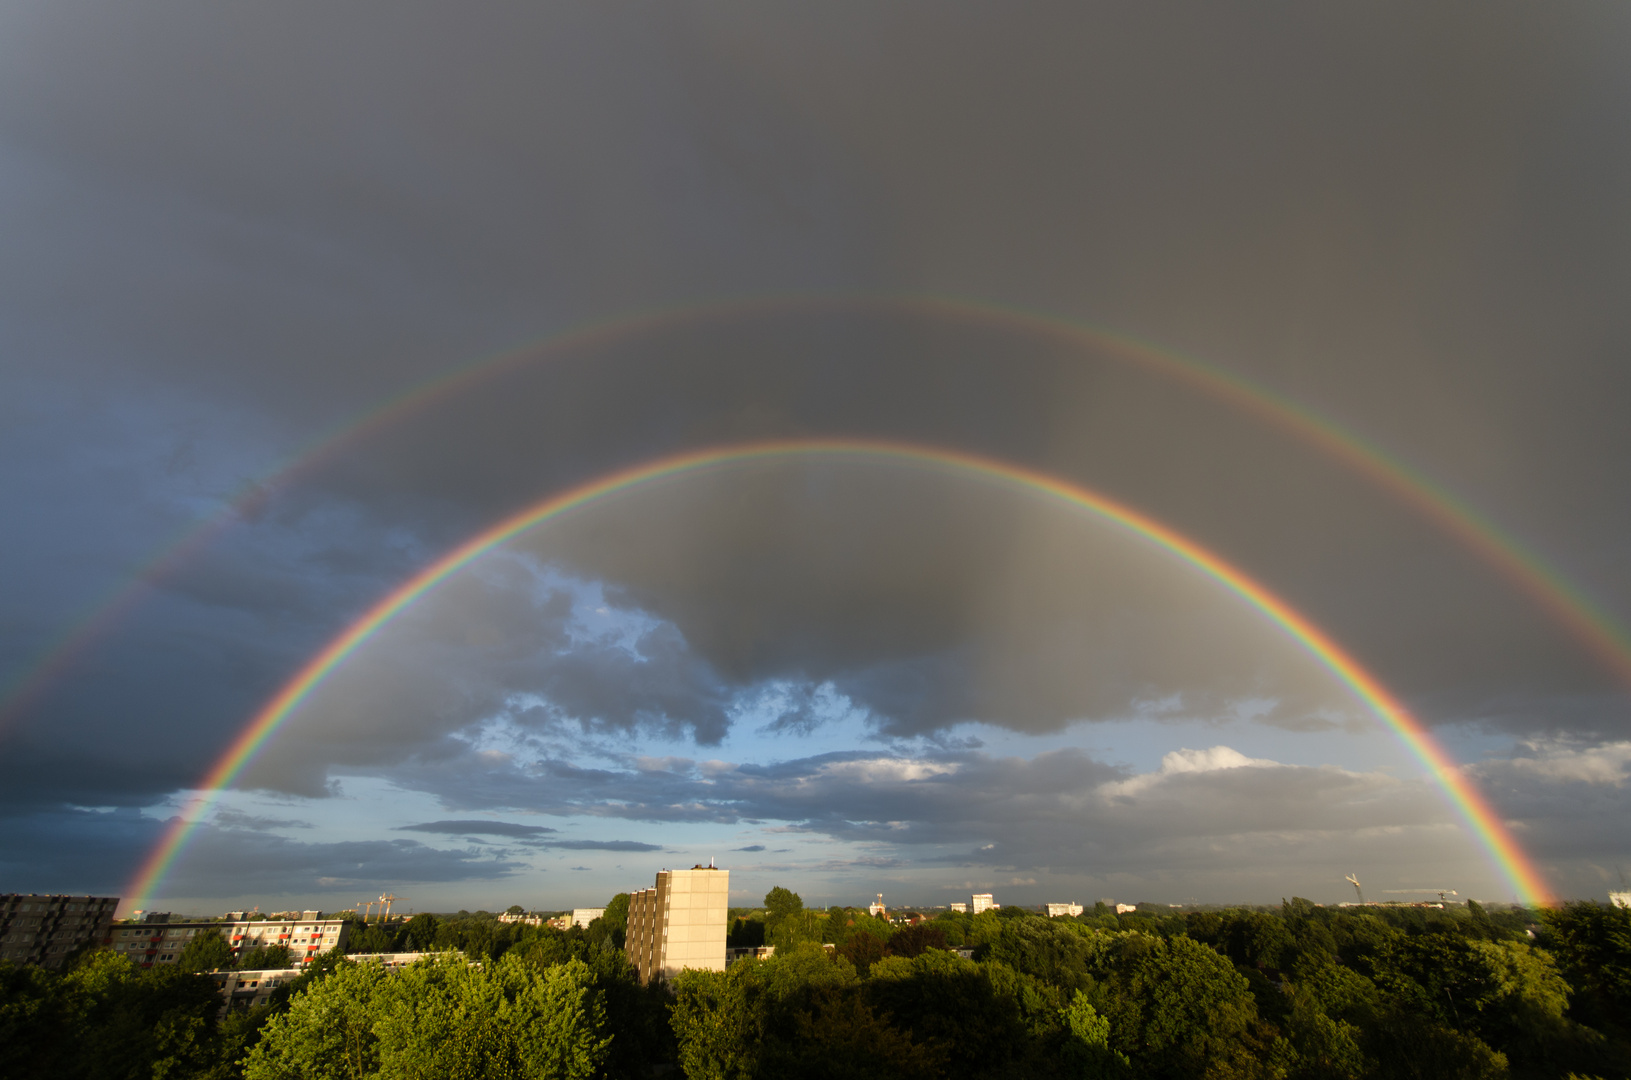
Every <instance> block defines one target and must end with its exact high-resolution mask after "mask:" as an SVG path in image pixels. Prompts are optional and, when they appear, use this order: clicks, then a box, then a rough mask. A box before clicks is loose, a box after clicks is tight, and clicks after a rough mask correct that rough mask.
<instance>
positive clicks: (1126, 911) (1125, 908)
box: [1116, 904, 1138, 915]
mask: <svg viewBox="0 0 1631 1080" xmlns="http://www.w3.org/2000/svg"><path fill="white" fill-rule="evenodd" d="M1137 910H1138V905H1137V904H1117V905H1116V914H1117V915H1130V914H1132V913H1133V912H1135V911H1137Z"/></svg>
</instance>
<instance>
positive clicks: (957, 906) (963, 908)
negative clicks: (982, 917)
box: [946, 902, 968, 915]
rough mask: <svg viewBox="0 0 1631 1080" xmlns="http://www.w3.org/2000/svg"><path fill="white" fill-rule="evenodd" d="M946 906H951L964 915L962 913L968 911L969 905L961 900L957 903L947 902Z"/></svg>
mask: <svg viewBox="0 0 1631 1080" xmlns="http://www.w3.org/2000/svg"><path fill="white" fill-rule="evenodd" d="M946 906H947V907H949V908H951V910H953V911H955V912H956V913H957V914H959V915H962V914H964V913H966V912H967V911H968V905H967V904H964V903H961V902H958V903H955V904H947V905H946Z"/></svg>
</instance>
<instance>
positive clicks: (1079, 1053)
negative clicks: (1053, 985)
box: [1060, 990, 1131, 1080]
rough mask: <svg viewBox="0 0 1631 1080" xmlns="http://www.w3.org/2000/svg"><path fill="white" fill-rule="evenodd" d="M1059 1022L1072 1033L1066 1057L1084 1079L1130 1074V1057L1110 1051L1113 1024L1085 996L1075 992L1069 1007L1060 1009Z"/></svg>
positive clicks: (1090, 1079) (1095, 1079)
mask: <svg viewBox="0 0 1631 1080" xmlns="http://www.w3.org/2000/svg"><path fill="white" fill-rule="evenodd" d="M1060 1019H1062V1020H1063V1021H1064V1023H1065V1027H1066V1029H1067V1030H1068V1031H1069V1032H1070V1037H1069V1039H1067V1040H1066V1042H1065V1049H1064V1057H1065V1058H1066V1059H1067V1060H1068V1061H1070V1062H1071V1063H1072V1064H1074V1065H1075V1066H1076V1069H1077V1070H1078V1071H1077V1075H1079V1076H1081V1077H1082V1078H1083V1080H1112V1078H1115V1077H1121V1076H1126V1075H1128V1074H1129V1073H1130V1071H1131V1070H1130V1066H1129V1063H1128V1061H1127V1055H1125V1054H1122V1053H1118V1052H1117V1051H1115V1050H1112V1049H1111V1048H1110V1021H1108V1020H1106V1019H1105V1018H1104V1017H1102V1016H1100V1015H1099V1014H1098V1010H1096V1009H1094V1008H1093V1003H1092V1002H1091V1001H1089V1000H1088V997H1087V995H1086V994H1085V993H1083V992H1082V991H1080V990H1078V991H1076V996H1075V997H1073V998H1072V999H1071V1002H1070V1004H1069V1005H1068V1006H1067V1007H1065V1008H1064V1009H1062V1010H1060Z"/></svg>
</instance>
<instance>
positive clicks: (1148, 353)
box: [0, 295, 1631, 731]
mask: <svg viewBox="0 0 1631 1080" xmlns="http://www.w3.org/2000/svg"><path fill="white" fill-rule="evenodd" d="M829 310H833V311H861V312H866V311H877V312H885V313H889V312H896V313H902V314H907V315H918V316H922V317H925V318H933V319H939V320H947V321H956V320H962V321H966V322H969V323H973V324H977V325H983V326H997V327H1001V328H1004V329H1008V330H1011V331H1014V332H1017V333H1022V334H1027V335H1031V336H1035V337H1038V338H1045V339H1052V340H1054V341H1057V342H1059V343H1061V344H1063V345H1066V346H1068V347H1070V348H1073V349H1084V348H1085V349H1092V350H1095V351H1097V352H1100V353H1102V354H1104V355H1106V356H1109V357H1112V358H1115V359H1118V360H1121V361H1124V362H1127V363H1132V364H1136V365H1138V366H1141V367H1144V368H1146V369H1148V370H1150V371H1152V372H1155V373H1157V374H1160V375H1163V376H1166V377H1170V378H1172V379H1174V380H1175V381H1178V382H1180V383H1183V384H1185V385H1187V386H1189V387H1191V388H1192V389H1194V390H1196V391H1198V392H1201V393H1203V394H1205V395H1207V396H1209V397H1212V398H1215V399H1217V400H1221V401H1224V402H1227V403H1228V404H1230V405H1231V406H1233V407H1235V408H1238V409H1241V410H1243V411H1244V412H1246V413H1248V414H1250V415H1253V416H1256V417H1257V418H1259V419H1261V420H1263V421H1264V422H1265V423H1267V424H1269V425H1270V426H1272V427H1275V428H1278V429H1279V430H1281V431H1284V432H1286V433H1287V434H1289V435H1291V436H1293V437H1294V438H1297V439H1299V440H1301V441H1303V442H1306V443H1308V444H1310V445H1312V446H1315V447H1317V448H1318V449H1320V450H1321V451H1322V452H1324V453H1326V454H1328V455H1330V456H1331V457H1332V458H1334V459H1335V460H1337V461H1339V462H1341V463H1342V464H1344V465H1345V466H1347V467H1348V468H1351V469H1353V470H1354V471H1356V472H1358V473H1359V474H1361V475H1362V476H1365V477H1366V478H1367V479H1368V480H1370V481H1371V482H1372V483H1374V484H1376V485H1377V486H1378V487H1380V488H1381V489H1383V490H1384V491H1387V492H1389V493H1390V494H1391V495H1393V496H1394V497H1395V498H1398V499H1399V500H1401V501H1402V502H1404V503H1405V504H1407V505H1409V506H1411V507H1413V508H1414V509H1415V510H1416V511H1417V512H1419V513H1420V514H1422V515H1423V516H1424V517H1426V518H1427V519H1428V520H1429V521H1431V522H1433V523H1434V524H1435V525H1436V526H1437V527H1438V528H1440V529H1441V530H1443V531H1444V532H1445V533H1447V534H1448V535H1450V536H1451V537H1453V538H1454V539H1455V540H1456V541H1457V542H1459V543H1460V544H1461V545H1463V546H1464V547H1465V548H1466V549H1467V550H1469V551H1471V552H1472V553H1473V554H1475V555H1476V556H1478V557H1479V558H1480V559H1482V560H1483V561H1484V562H1485V563H1486V564H1488V565H1489V566H1491V567H1493V568H1494V569H1495V570H1496V571H1497V572H1498V573H1499V574H1500V575H1501V577H1502V578H1503V579H1505V580H1506V581H1507V582H1508V583H1509V584H1510V585H1512V586H1513V587H1515V588H1516V589H1518V590H1519V591H1520V592H1522V593H1523V594H1525V595H1526V596H1528V597H1529V598H1530V599H1531V600H1532V601H1533V602H1534V603H1535V604H1536V606H1537V607H1539V608H1540V609H1541V610H1543V611H1545V612H1546V613H1547V614H1548V615H1549V616H1550V617H1551V618H1553V619H1554V620H1555V621H1556V622H1557V623H1558V624H1559V625H1561V626H1562V627H1563V628H1564V629H1566V630H1567V631H1568V632H1569V634H1570V635H1571V636H1572V637H1574V638H1575V640H1576V641H1578V642H1579V643H1580V644H1582V645H1583V646H1585V648H1586V649H1587V650H1588V651H1590V652H1591V653H1592V655H1593V656H1595V657H1596V658H1597V659H1598V660H1599V661H1600V662H1601V663H1602V664H1603V666H1604V667H1605V668H1607V669H1608V670H1609V671H1610V672H1612V673H1613V674H1614V675H1615V676H1616V677H1617V678H1618V679H1619V680H1620V681H1621V682H1622V683H1624V685H1626V686H1627V687H1631V633H1627V631H1626V630H1625V629H1624V628H1623V627H1621V626H1620V625H1619V624H1618V623H1617V622H1616V621H1615V619H1614V618H1613V617H1611V616H1610V615H1609V614H1608V613H1606V612H1605V611H1604V610H1603V609H1601V608H1600V607H1598V606H1597V605H1596V604H1594V603H1593V602H1592V600H1591V599H1590V598H1589V597H1587V596H1586V595H1585V593H1584V592H1583V591H1582V590H1581V589H1580V588H1579V587H1578V586H1576V585H1574V584H1573V583H1572V582H1570V581H1569V580H1568V579H1567V578H1566V577H1565V576H1564V575H1563V574H1562V573H1561V572H1560V571H1558V570H1557V569H1555V568H1554V567H1552V566H1550V565H1549V564H1547V562H1546V561H1545V560H1543V559H1542V558H1541V557H1540V556H1539V555H1537V554H1536V553H1535V552H1533V551H1530V550H1529V549H1528V548H1527V547H1525V546H1524V545H1523V544H1522V543H1521V542H1519V541H1518V540H1516V539H1514V538H1513V537H1511V536H1509V535H1507V534H1506V533H1504V532H1503V531H1502V530H1501V529H1500V528H1499V527H1498V526H1496V525H1495V523H1494V522H1492V521H1490V520H1489V519H1488V518H1487V517H1484V516H1483V515H1481V514H1480V513H1479V512H1478V511H1477V510H1475V509H1474V508H1473V507H1472V506H1471V505H1470V504H1468V503H1467V502H1466V501H1465V500H1462V499H1460V498H1458V497H1457V496H1455V495H1454V494H1452V493H1451V492H1449V491H1448V490H1447V489H1445V488H1444V487H1443V486H1442V485H1439V484H1437V483H1435V482H1434V481H1432V480H1430V479H1429V478H1428V477H1426V476H1425V475H1424V474H1422V473H1421V472H1419V471H1418V470H1415V469H1413V468H1411V467H1410V466H1408V465H1406V464H1405V463H1403V462H1402V461H1400V460H1399V459H1397V458H1395V457H1393V456H1391V455H1389V454H1387V453H1386V452H1384V451H1382V450H1380V449H1379V448H1377V447H1375V446H1374V445H1372V444H1370V443H1368V442H1366V441H1365V440H1363V439H1361V438H1360V437H1358V436H1357V435H1355V434H1353V433H1351V432H1349V431H1346V430H1345V429H1343V428H1342V427H1340V426H1338V425H1337V424H1335V423H1334V422H1332V421H1331V420H1329V419H1327V418H1325V417H1322V416H1320V415H1319V414H1318V413H1316V412H1314V411H1313V410H1311V409H1308V408H1306V407H1304V406H1302V405H1300V404H1298V403H1296V402H1294V401H1292V400H1291V399H1289V398H1287V397H1285V396H1283V395H1281V394H1277V393H1275V392H1273V391H1271V390H1268V389H1266V388H1264V387H1262V386H1258V385H1257V384H1255V383H1252V382H1250V381H1248V380H1246V379H1243V378H1241V377H1239V376H1237V375H1233V374H1230V373H1229V372H1227V371H1225V370H1224V369H1222V368H1219V367H1217V366H1214V365H1210V364H1205V363H1202V362H1200V361H1198V360H1194V359H1191V358H1188V357H1184V356H1181V355H1179V354H1177V353H1173V352H1170V351H1166V350H1163V349H1160V348H1157V347H1156V346H1154V345H1151V344H1148V343H1146V342H1143V341H1139V340H1136V339H1134V338H1131V337H1125V336H1121V335H1116V334H1111V333H1108V332H1105V331H1103V330H1099V329H1095V328H1092V327H1088V326H1085V325H1082V324H1079V323H1075V322H1071V321H1068V320H1065V319H1061V318H1059V317H1057V316H1052V315H1045V314H1040V313H1036V312H1028V311H1022V310H1020V309H1017V308H1011V307H1001V306H997V305H994V304H988V303H983V302H980V301H973V300H965V299H951V298H943V297H933V296H900V297H877V296H819V295H817V296H780V297H778V296H772V297H763V298H757V299H751V300H737V301H726V302H716V303H704V304H689V305H680V306H673V307H666V308H661V309H658V310H655V311H647V312H642V313H637V314H634V315H625V316H620V317H617V318H614V319H611V320H609V321H604V322H596V323H591V324H587V325H584V326H580V327H577V328H574V329H572V330H569V331H567V332H565V333H563V334H560V335H558V336H555V337H552V338H550V339H548V340H546V341H543V342H533V343H529V344H528V345H526V346H523V347H521V348H518V349H514V350H510V351H506V352H503V353H499V354H495V355H491V356H487V357H483V358H481V359H478V360H476V361H473V362H471V363H468V364H465V365H462V366H460V367H457V368H455V369H453V370H452V371H450V372H448V373H447V374H445V375H442V376H439V377H437V378H435V379H432V380H429V381H427V382H424V383H420V384H418V385H416V386H414V387H412V388H410V389H409V390H407V391H405V392H403V393H401V394H398V395H396V396H394V397H391V398H389V399H387V400H385V401H384V402H382V403H380V404H378V405H376V406H374V407H373V408H371V409H369V410H368V411H367V412H365V413H363V414H361V415H360V416H356V417H352V418H350V419H348V420H347V421H346V422H344V423H342V424H340V425H338V426H337V427H335V428H332V429H330V430H329V431H328V432H326V433H325V434H323V435H321V436H319V437H318V438H316V439H313V440H311V441H309V442H307V443H305V444H304V445H303V446H302V447H301V448H300V449H299V450H298V451H297V452H296V453H294V454H293V455H291V456H289V457H287V458H285V459H284V460H283V461H282V462H280V463H279V464H278V465H277V466H276V467H274V468H273V469H271V470H269V471H268V472H267V473H265V474H264V475H263V476H262V477H261V478H259V479H257V480H254V481H251V482H249V483H247V484H245V485H244V486H243V487H242V488H241V489H240V490H239V491H238V492H237V493H236V494H235V495H233V496H232V497H231V498H229V499H228V500H227V501H226V502H225V503H224V504H223V505H222V507H221V508H220V509H219V510H218V511H217V512H216V513H214V514H212V515H211V516H210V517H209V518H207V519H205V520H204V521H202V522H200V523H198V524H196V525H194V526H192V527H191V528H189V529H188V530H186V531H184V532H183V533H182V534H181V535H180V536H178V537H177V538H176V539H174V540H172V541H171V542H170V543H168V544H166V545H164V546H163V547H161V548H160V549H158V550H157V551H156V552H155V553H154V554H153V555H152V556H150V557H149V558H148V559H146V560H145V561H144V562H142V563H141V564H140V565H139V566H138V567H137V568H136V569H135V571H133V572H132V573H131V574H130V575H129V576H127V578H126V579H125V580H124V581H122V582H121V583H120V584H119V585H117V586H115V588H114V589H113V590H112V591H110V592H109V593H108V594H106V595H105V596H104V597H103V598H102V599H101V600H100V601H98V602H97V603H96V604H94V605H92V606H91V607H90V608H89V609H88V610H87V612H86V613H85V614H83V615H81V616H80V617H79V618H78V619H76V620H74V621H73V622H71V623H70V625H69V626H68V627H67V628H66V629H65V630H64V631H62V632H61V633H59V634H57V635H56V636H54V637H53V638H52V639H51V640H50V641H49V642H48V643H47V644H46V645H45V646H44V647H43V648H42V649H41V650H40V651H39V652H38V653H37V654H36V655H35V656H34V657H33V659H31V660H30V661H28V662H27V663H25V664H23V665H22V666H21V667H20V668H19V669H18V671H17V673H16V674H14V675H13V676H12V677H11V678H10V679H9V680H8V681H7V682H6V683H5V684H0V731H4V730H5V728H6V727H7V725H8V724H9V723H10V722H12V721H15V720H16V719H17V718H18V717H20V716H21V715H22V714H23V712H24V711H26V709H27V708H28V707H29V706H30V705H31V704H32V703H34V702H36V701H38V700H39V699H40V698H41V697H42V696H43V695H44V694H45V693H46V692H47V690H49V688H50V687H51V686H52V685H53V684H54V683H55V682H56V681H57V680H58V679H59V678H61V676H62V675H63V674H64V673H66V672H67V671H68V670H69V669H70V668H71V667H72V666H73V664H74V662H75V661H76V660H77V659H78V658H80V657H81V656H83V655H84V654H85V653H86V652H87V651H88V650H89V649H90V647H91V646H92V645H93V644H94V643H95V642H96V641H98V640H100V639H101V638H102V637H103V636H104V635H105V634H107V633H109V632H110V631H111V630H112V629H113V628H114V627H115V626H116V625H118V623H119V622H120V620H121V619H122V618H123V616H124V615H125V614H127V613H128V612H129V611H131V610H132V609H134V608H135V606H136V605H137V604H138V603H139V602H140V600H141V599H142V597H143V596H145V595H146V594H147V593H148V591H149V590H150V589H151V588H152V587H154V586H156V585H157V584H158V583H159V582H161V581H163V580H164V579H166V578H167V577H168V576H169V575H170V574H172V573H174V572H175V571H176V570H177V569H178V568H179V567H181V566H182V565H183V564H184V563H185V562H186V561H187V560H188V558H190V557H191V556H192V555H193V554H195V553H197V552H198V551H200V550H202V549H203V548H204V547H205V546H206V545H208V544H209V542H210V541H212V540H213V539H214V538H216V537H217V536H219V535H220V534H222V533H223V532H225V531H226V530H227V529H228V528H229V527H230V526H231V525H232V524H233V523H234V522H236V521H238V520H240V519H242V518H244V517H247V516H250V513H251V511H252V510H253V508H254V507H255V506H256V505H257V504H259V503H261V502H263V501H264V500H265V499H267V498H268V497H269V495H270V494H271V493H273V492H275V491H277V490H278V489H280V488H283V487H286V486H287V485H289V484H290V483H293V482H294V481H296V480H297V479H299V478H300V477H301V476H303V475H305V474H307V473H309V472H312V471H314V470H315V469H317V468H319V467H320V466H321V465H322V464H323V463H325V462H327V461H329V460H332V459H333V458H334V457H335V456H337V455H338V454H340V453H341V452H343V451H344V450H345V449H347V448H348V447H351V446H354V445H356V444H357V443H359V442H361V441H363V440H364V439H366V438H367V437H368V436H370V435H372V434H374V433H376V432H379V431H381V430H384V429H385V428H387V427H389V426H390V425H392V424H395V423H399V422H401V421H404V420H407V419H409V418H411V417H413V416H415V415H417V414H419V413H421V412H423V411H424V410H425V409H428V408H430V407H431V406H432V405H434V404H435V403H436V402H438V401H440V400H442V399H443V398H446V397H448V396H450V395H453V394H456V393H459V392H462V391H465V390H469V389H472V388H474V387H475V386H477V385H479V384H480V383H482V382H484V381H486V380H489V379H493V378H497V377H499V376H501V375H502V374H503V373H505V372H508V371H511V370H514V369H516V368H518V367H520V366H522V365H525V364H533V363H541V362H545V361H549V360H556V359H563V358H565V357H568V356H572V355H577V354H581V353H584V352H587V351H592V350H594V349H597V348H605V347H609V346H611V345H614V344H617V343H618V342H621V341H626V340H630V339H635V338H638V337H640V336H642V335H652V334H659V333H663V332H666V331H670V330H675V329H680V328H683V327H685V326H689V325H697V324H703V323H707V322H711V321H723V320H732V319H742V318H749V317H758V316H766V315H774V314H791V313H798V312H819V311H829Z"/></svg>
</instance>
